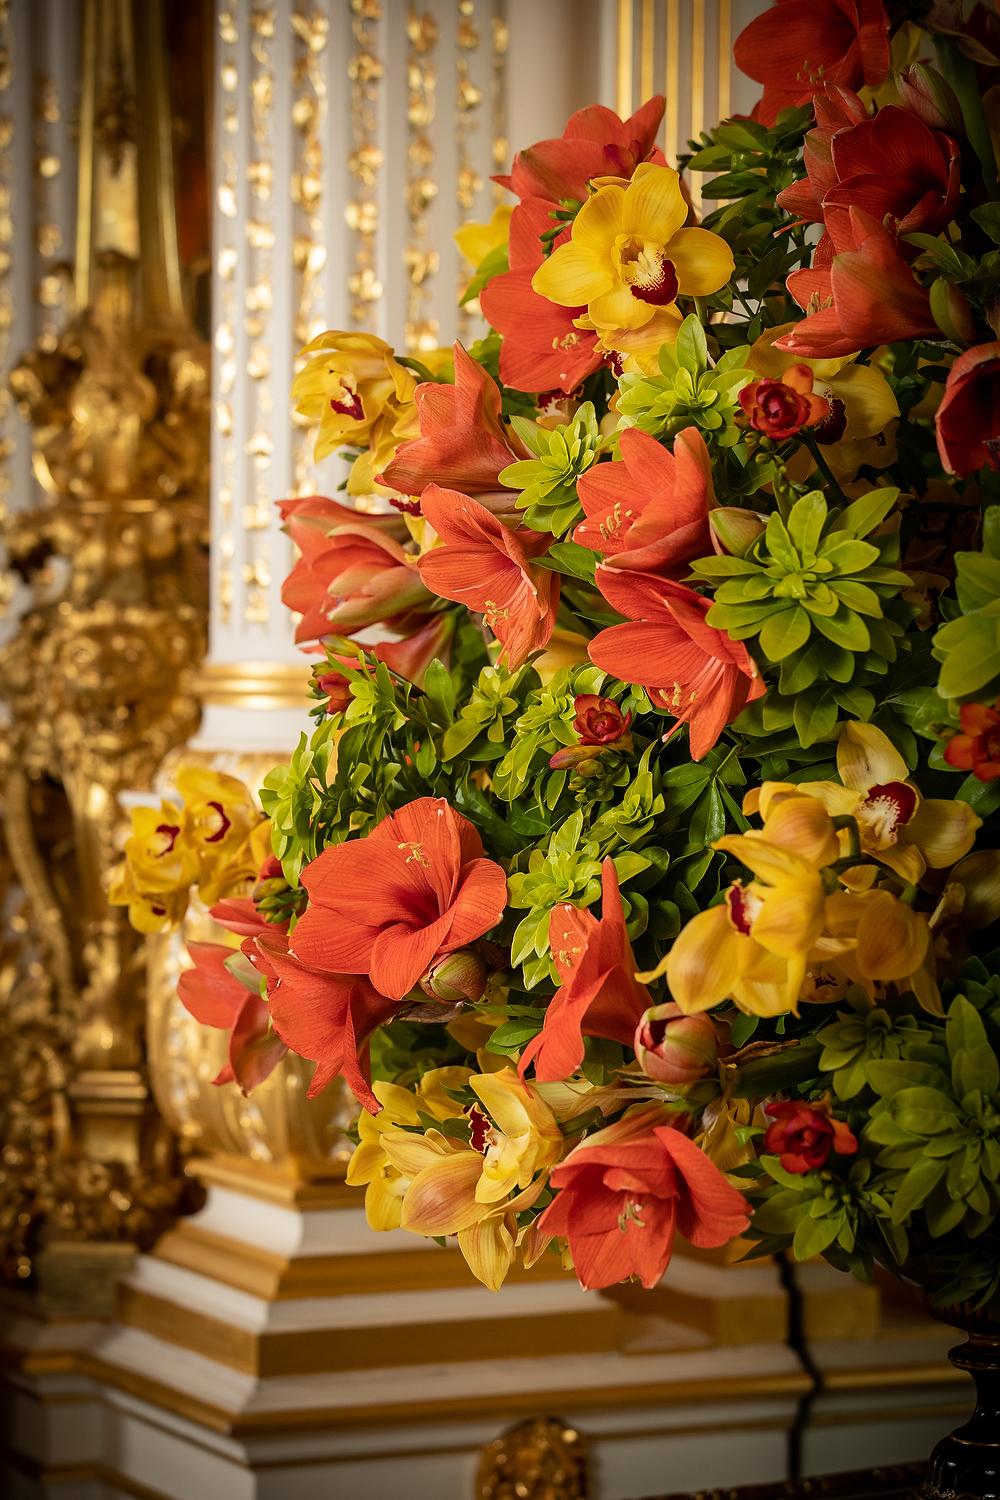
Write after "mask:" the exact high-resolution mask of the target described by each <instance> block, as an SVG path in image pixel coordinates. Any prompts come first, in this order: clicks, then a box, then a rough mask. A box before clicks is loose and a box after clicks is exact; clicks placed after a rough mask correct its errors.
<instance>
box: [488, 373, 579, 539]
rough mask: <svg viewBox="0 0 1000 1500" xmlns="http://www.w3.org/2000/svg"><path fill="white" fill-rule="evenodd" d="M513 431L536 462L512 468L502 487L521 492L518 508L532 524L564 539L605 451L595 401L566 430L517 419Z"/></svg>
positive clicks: (502, 477)
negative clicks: (584, 477) (579, 489)
mask: <svg viewBox="0 0 1000 1500" xmlns="http://www.w3.org/2000/svg"><path fill="white" fill-rule="evenodd" d="M511 426H512V427H513V428H514V430H515V432H516V433H517V435H518V437H519V438H520V439H521V441H522V442H523V443H524V445H525V447H526V448H528V449H530V451H531V452H532V453H533V454H534V455H535V457H534V458H524V459H519V460H518V461H517V462H516V463H513V464H508V465H507V467H506V468H505V469H503V470H501V472H500V483H501V484H505V485H508V486H509V487H510V488H511V489H515V490H520V491H521V493H520V495H519V496H518V498H517V507H518V509H519V510H523V511H524V513H525V514H524V520H525V523H526V525H528V526H530V527H531V528H532V530H533V531H551V532H552V533H553V534H554V535H555V536H561V535H562V533H563V532H564V531H566V530H567V529H568V528H569V527H570V526H571V525H572V524H573V522H574V521H575V520H576V519H577V517H578V516H579V515H580V514H581V507H580V502H579V500H578V499H577V495H576V481H577V480H578V479H579V477H580V475H581V474H585V473H586V471H587V470H588V469H589V468H590V466H591V464H592V463H593V462H594V461H595V459H596V458H597V456H598V454H599V453H600V451H601V434H600V432H599V431H598V427H597V417H596V414H595V412H594V406H593V402H591V401H585V402H584V403H583V405H582V406H581V407H580V408H579V410H578V411H577V412H576V414H575V415H574V417H573V419H572V421H571V422H567V423H565V424H564V425H563V426H561V427H553V428H547V427H541V426H539V425H538V423H537V422H529V421H528V420H527V418H526V417H517V416H515V417H513V418H512V419H511Z"/></svg>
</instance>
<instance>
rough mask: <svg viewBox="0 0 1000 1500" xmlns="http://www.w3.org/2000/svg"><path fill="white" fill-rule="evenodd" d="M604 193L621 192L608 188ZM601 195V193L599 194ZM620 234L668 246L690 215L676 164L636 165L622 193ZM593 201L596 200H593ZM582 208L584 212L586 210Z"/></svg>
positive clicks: (650, 163) (649, 163) (647, 163)
mask: <svg viewBox="0 0 1000 1500" xmlns="http://www.w3.org/2000/svg"><path fill="white" fill-rule="evenodd" d="M603 191H604V192H613V191H618V192H621V189H620V188H619V189H612V188H605V189H603ZM597 196H598V197H600V194H598V195H597ZM623 198H624V201H623V203H622V209H621V231H620V232H621V233H622V234H632V235H635V237H636V238H637V239H642V240H654V241H655V242H656V243H657V244H660V245H666V244H667V242H668V241H669V240H672V239H673V237H674V235H676V234H677V232H678V230H679V229H680V228H681V226H682V224H683V223H684V220H685V219H686V218H687V204H686V203H685V202H684V194H683V193H682V192H681V186H680V178H679V177H678V176H677V173H676V172H675V171H674V169H673V167H659V166H656V165H655V164H654V163H653V162H643V163H642V164H641V165H640V166H639V167H637V168H636V170H635V172H634V174H633V176H632V181H631V182H630V183H629V185H628V187H627V188H626V189H625V192H624V194H623ZM591 202H593V200H591ZM586 207H587V205H584V209H581V210H580V212H581V214H582V213H583V212H584V211H585V209H586Z"/></svg>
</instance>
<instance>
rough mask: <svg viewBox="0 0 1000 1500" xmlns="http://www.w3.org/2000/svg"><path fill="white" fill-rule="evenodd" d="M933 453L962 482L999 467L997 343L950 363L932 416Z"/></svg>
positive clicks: (981, 346) (999, 347) (979, 346)
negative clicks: (977, 472) (934, 449)
mask: <svg viewBox="0 0 1000 1500" xmlns="http://www.w3.org/2000/svg"><path fill="white" fill-rule="evenodd" d="M934 426H935V428H936V430H937V445H938V453H939V454H940V455H941V463H942V464H943V465H944V467H945V469H947V471H948V473H949V474H956V475H958V477H959V478H962V477H963V476H964V475H966V474H974V473H975V472H976V470H977V469H984V468H986V467H987V466H989V467H990V468H991V469H1000V342H995V343H992V344H977V345H976V347H975V348H974V349H966V351H965V353H964V354H960V355H959V356H958V358H957V359H956V361H955V363H954V364H953V365H952V367H951V370H950V372H949V374H948V379H947V381H946V383H945V388H944V395H943V397H942V398H941V404H940V406H939V407H938V409H937V415H936V416H935V418H934Z"/></svg>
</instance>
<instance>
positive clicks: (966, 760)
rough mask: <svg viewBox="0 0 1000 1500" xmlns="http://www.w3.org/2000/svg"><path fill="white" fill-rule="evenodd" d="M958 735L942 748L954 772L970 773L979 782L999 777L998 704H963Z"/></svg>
mask: <svg viewBox="0 0 1000 1500" xmlns="http://www.w3.org/2000/svg"><path fill="white" fill-rule="evenodd" d="M959 724H960V725H961V733H960V734H956V735H953V736H952V738H951V739H950V740H949V741H948V743H947V745H946V746H945V751H944V758H945V760H946V761H947V762H948V764H949V766H954V768H955V770H956V771H971V772H972V774H973V776H975V777H976V779H977V780H978V781H996V780H997V778H998V777H1000V703H994V704H993V706H992V707H990V705H989V704H988V703H963V704H962V707H961V709H960V710H959Z"/></svg>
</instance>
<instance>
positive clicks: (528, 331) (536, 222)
mask: <svg viewBox="0 0 1000 1500" xmlns="http://www.w3.org/2000/svg"><path fill="white" fill-rule="evenodd" d="M552 227H553V221H552V217H551V209H550V205H549V204H548V203H547V202H545V201H543V200H542V199H541V198H526V199H525V201H524V202H523V203H521V204H520V206H519V207H518V208H516V209H515V210H514V216H513V218H512V219H511V221H510V245H509V250H508V254H509V258H510V269H509V270H508V271H504V272H502V274H501V275H499V276H494V277H493V278H492V280H490V281H489V282H487V284H486V286H484V287H483V289H482V291H481V292H480V293H479V305H480V307H481V308H482V310H483V316H484V317H485V318H486V320H487V322H488V323H489V324H490V326H491V327H492V328H495V329H496V330H497V332H498V333H499V334H500V335H501V336H502V339H503V342H502V344H501V345H500V378H501V380H502V381H503V382H504V384H505V385H509V386H513V388H514V389H515V390H518V391H562V392H563V393H564V394H566V395H568V394H569V393H570V391H574V390H576V388H577V386H578V385H579V384H580V383H581V381H584V380H586V378H587V376H588V375H592V374H593V372H594V371H595V370H596V369H597V368H598V367H599V366H600V364H601V362H602V359H603V355H602V353H601V351H600V350H599V349H598V348H597V335H596V333H593V332H587V331H585V330H582V329H578V328H577V327H576V323H575V319H576V317H577V316H578V314H579V313H580V312H582V310H583V309H582V308H572V307H560V306H559V304H558V303H556V302H550V301H549V300H548V298H547V297H542V296H540V294H539V293H538V292H536V291H535V290H534V289H533V288H532V285H531V279H532V277H533V276H534V274H535V272H536V271H537V270H538V268H539V266H540V265H541V264H542V261H543V260H544V259H545V247H544V245H543V243H542V235H543V234H544V233H545V232H546V230H550V229H551V228H552ZM568 237H569V229H568V228H567V229H566V230H565V231H564V232H563V233H562V234H561V235H560V236H559V238H558V239H557V240H556V244H557V245H558V244H561V243H562V242H563V241H564V240H565V239H567V238H568ZM462 488H467V486H462Z"/></svg>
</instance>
